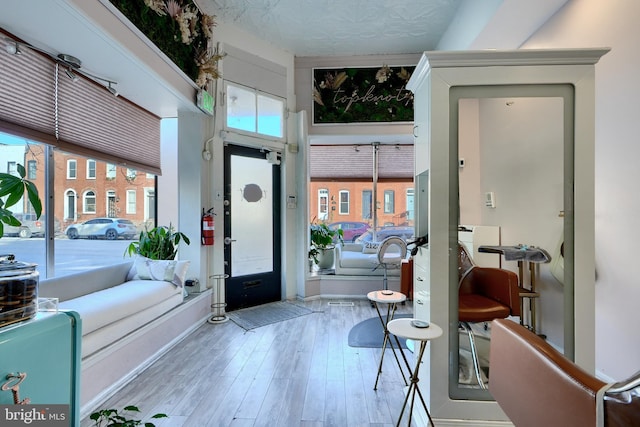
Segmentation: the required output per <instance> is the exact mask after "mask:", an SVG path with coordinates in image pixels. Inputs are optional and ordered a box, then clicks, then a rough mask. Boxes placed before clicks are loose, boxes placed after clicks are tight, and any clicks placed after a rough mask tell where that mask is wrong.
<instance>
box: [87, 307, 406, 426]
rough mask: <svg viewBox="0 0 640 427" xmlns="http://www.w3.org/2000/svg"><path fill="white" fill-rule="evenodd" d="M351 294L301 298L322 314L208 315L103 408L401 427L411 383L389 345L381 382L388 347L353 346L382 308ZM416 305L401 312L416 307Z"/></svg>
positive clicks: (204, 421) (191, 422) (232, 422)
mask: <svg viewBox="0 0 640 427" xmlns="http://www.w3.org/2000/svg"><path fill="white" fill-rule="evenodd" d="M333 301H335V300H333ZM342 301H347V300H342ZM349 301H350V302H353V303H354V306H353V307H348V306H335V305H329V304H328V302H329V301H328V300H313V301H308V302H300V301H296V302H295V303H296V304H301V305H304V306H307V307H309V308H310V309H312V310H313V311H314V312H313V313H312V314H309V315H305V316H301V317H298V318H295V319H291V320H287V321H284V322H280V323H276V324H272V325H268V326H264V327H261V328H257V329H253V330H251V331H245V330H244V329H242V328H240V327H239V326H237V325H236V324H235V323H233V322H232V321H228V322H226V323H221V324H215V325H212V324H208V323H205V324H203V325H202V326H201V327H200V328H198V329H197V330H196V331H195V332H194V333H193V334H191V335H190V336H189V337H187V338H186V339H185V340H184V341H182V342H181V343H180V344H179V345H178V346H176V347H175V348H173V349H172V350H171V351H169V352H168V353H167V354H166V355H164V356H163V357H162V358H161V359H159V360H158V361H157V362H156V363H155V364H153V365H152V366H150V367H149V368H148V369H146V370H145V371H144V372H142V373H141V374H140V375H139V376H138V377H137V378H135V379H134V380H133V381H132V382H131V383H130V384H129V385H127V386H126V387H124V388H123V389H122V390H121V391H120V392H118V393H117V394H116V395H115V396H113V397H112V398H111V399H109V400H108V401H107V402H105V403H104V405H102V408H115V409H118V410H120V409H122V408H123V407H124V406H126V405H136V406H138V407H139V408H140V409H141V410H142V414H141V417H142V419H143V420H145V421H147V420H148V417H149V415H150V414H155V413H158V412H162V413H166V414H167V415H169V418H167V419H164V420H158V421H157V422H154V423H155V424H156V426H158V427H159V426H164V427H166V426H172V427H173V426H176V427H179V426H185V427H187V426H189V427H191V426H193V427H204V426H215V427H224V426H229V427H248V426H252V427H258V426H269V427H288V426H300V427H329V426H337V427H353V426H367V427H383V426H384V427H386V426H393V425H395V422H396V420H397V417H398V415H399V411H400V408H401V407H402V401H403V398H404V394H403V393H404V391H403V390H404V387H405V386H404V382H403V380H402V377H401V375H400V371H399V369H398V366H397V364H396V362H395V360H394V358H393V354H392V353H391V351H390V350H387V354H386V355H385V359H384V361H385V364H384V366H383V373H382V375H381V377H380V381H379V384H378V390H377V391H374V390H373V385H374V382H375V379H376V373H377V368H378V361H379V357H380V349H379V348H378V349H372V348H353V347H349V345H348V340H347V337H348V334H349V330H350V329H351V327H353V326H354V325H355V324H356V323H358V322H360V321H362V320H365V319H368V318H371V317H374V316H377V314H376V312H375V309H374V308H372V307H371V305H370V304H369V302H368V300H362V299H361V300H349ZM411 305H412V304H411V302H407V303H406V305H399V306H398V313H411ZM383 307H386V306H382V307H381V308H383ZM406 353H407V354H408V357H409V362H410V363H411V364H412V365H413V356H412V355H411V353H410V352H406ZM406 422H407V414H405V416H404V419H403V425H406ZM91 425H93V424H92V422H91V421H90V420H88V419H85V420H83V421H82V424H81V426H82V427H87V426H91Z"/></svg>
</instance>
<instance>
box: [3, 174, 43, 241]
mask: <svg viewBox="0 0 640 427" xmlns="http://www.w3.org/2000/svg"><path fill="white" fill-rule="evenodd" d="M17 171H18V175H19V176H15V175H11V174H8V173H0V237H2V236H3V235H4V224H7V225H13V226H16V227H19V226H20V225H21V223H20V221H19V220H18V219H17V218H16V217H15V216H14V213H13V212H11V211H10V210H9V208H10V207H11V206H13V205H15V204H16V203H18V202H19V201H20V200H21V199H22V197H23V196H24V193H25V192H26V193H27V197H28V199H29V202H30V203H31V206H33V210H34V211H35V214H36V218H40V214H41V213H42V202H41V201H40V197H39V196H38V189H37V188H36V186H35V184H34V183H33V182H31V181H28V180H27V179H26V178H25V176H26V174H27V172H26V170H25V168H24V166H22V165H21V164H18V165H17ZM5 196H6V199H5V200H4V201H3V200H2V198H3V197H5ZM3 223H4V224H3Z"/></svg>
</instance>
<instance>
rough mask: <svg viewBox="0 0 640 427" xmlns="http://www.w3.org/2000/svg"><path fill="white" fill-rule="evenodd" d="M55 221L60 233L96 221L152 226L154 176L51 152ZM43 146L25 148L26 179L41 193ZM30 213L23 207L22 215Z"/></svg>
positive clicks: (80, 157) (26, 207) (31, 145)
mask: <svg viewBox="0 0 640 427" xmlns="http://www.w3.org/2000/svg"><path fill="white" fill-rule="evenodd" d="M53 153H54V154H53V164H54V167H55V178H54V184H53V194H54V195H55V196H54V211H55V218H56V219H57V220H58V221H59V222H60V226H61V227H60V231H62V232H64V230H65V229H66V227H67V226H69V225H70V224H73V223H79V222H84V221H87V220H89V219H92V218H97V217H110V218H116V217H117V218H126V219H129V220H131V221H132V222H133V223H134V224H135V225H136V227H137V228H138V229H139V230H142V229H144V227H145V225H149V226H153V223H152V221H153V219H154V218H155V209H156V203H155V191H156V190H155V187H156V184H155V175H151V174H147V173H144V172H140V171H136V170H133V169H129V168H126V167H123V166H118V165H115V164H110V163H106V162H103V161H98V160H94V159H87V158H85V157H82V156H79V155H76V154H69V153H65V152H61V151H59V150H53ZM44 156H45V150H44V146H43V145H40V144H27V145H25V156H24V164H25V168H26V169H27V177H28V178H29V179H30V180H31V181H33V182H34V183H35V185H36V187H37V188H38V192H39V193H40V194H45V191H44V185H45V182H44V176H45V174H44V164H45V162H44ZM30 209H32V208H31V207H30V206H25V211H29V210H30Z"/></svg>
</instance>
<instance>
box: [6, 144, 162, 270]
mask: <svg viewBox="0 0 640 427" xmlns="http://www.w3.org/2000/svg"><path fill="white" fill-rule="evenodd" d="M48 150H49V148H48V147H47V146H46V145H45V144H41V143H38V142H36V141H31V140H26V139H24V138H18V137H15V136H12V135H8V134H4V133H0V159H2V160H0V162H4V164H0V168H10V167H11V165H13V164H22V165H25V166H26V167H27V166H28V177H29V178H30V179H31V180H32V182H34V183H35V185H36V187H37V188H38V193H39V195H40V199H41V200H42V201H43V202H44V201H45V200H46V198H47V197H48V196H49V194H47V193H46V192H45V191H46V190H45V182H46V178H47V174H49V175H52V176H53V186H52V191H53V198H54V199H53V208H52V211H51V212H48V211H47V210H46V207H45V205H44V203H43V212H42V216H41V217H40V218H39V219H36V218H35V215H34V214H33V213H32V212H33V207H32V206H31V205H30V203H29V202H28V200H26V199H25V200H21V201H20V202H18V203H17V204H16V205H14V206H12V207H11V210H12V211H13V212H14V214H15V216H16V217H18V218H19V219H20V220H21V222H22V225H21V226H20V227H10V226H5V228H4V231H5V233H4V236H3V237H2V238H0V253H10V254H14V255H15V256H16V259H18V260H19V261H24V262H30V263H35V264H37V265H38V271H39V272H40V277H41V278H45V277H51V276H54V275H55V276H61V275H66V274H70V273H73V272H77V271H83V270H86V269H88V268H95V267H100V266H104V265H109V264H115V263H118V262H122V261H124V260H125V257H124V253H125V248H126V247H127V246H128V245H129V243H130V242H131V239H133V238H135V237H136V236H137V235H138V234H139V232H140V231H141V230H142V229H144V227H145V224H147V223H149V224H150V225H153V223H154V220H155V218H154V217H151V216H150V215H155V176H154V175H148V174H143V173H139V174H135V175H132V174H131V173H130V171H129V170H128V169H126V168H124V167H121V166H116V165H113V164H108V163H106V162H102V161H99V160H94V159H89V158H86V157H82V156H79V155H76V154H73V153H66V152H62V151H59V150H53V155H52V162H50V164H51V165H50V166H49V167H48V168H47V165H46V163H47V162H46V159H47V151H48ZM138 205H139V206H144V207H145V209H136V206H138ZM148 205H153V207H151V206H148ZM49 216H51V217H52V218H53V223H52V229H51V232H52V234H53V237H54V245H53V246H54V247H53V251H52V253H47V251H46V244H45V243H46V241H45V235H46V229H47V220H48V218H49ZM117 220H126V221H124V223H130V224H131V227H122V226H121V224H122V222H120V221H117ZM50 257H51V258H53V263H52V264H53V266H54V271H46V265H47V258H50Z"/></svg>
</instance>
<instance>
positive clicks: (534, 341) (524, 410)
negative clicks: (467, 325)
mask: <svg viewBox="0 0 640 427" xmlns="http://www.w3.org/2000/svg"><path fill="white" fill-rule="evenodd" d="M489 358H490V360H489V365H490V366H491V371H490V377H489V391H490V392H491V394H492V395H493V397H494V398H495V399H496V401H497V402H498V404H499V405H500V407H501V408H502V410H503V411H504V412H505V413H506V414H507V416H509V418H510V419H511V421H512V422H513V423H514V425H516V426H518V427H528V426H531V427H538V426H550V425H555V426H576V427H582V426H595V425H596V394H597V392H598V390H600V389H601V388H602V387H603V386H604V385H605V383H604V382H603V381H600V380H599V379H597V378H596V377H595V376H593V375H591V374H589V373H588V372H586V371H584V370H583V369H582V368H580V367H579V366H578V365H576V364H575V363H573V362H572V361H571V360H569V359H567V358H566V357H565V356H564V355H562V354H561V353H560V352H558V351H557V350H556V349H555V348H553V347H552V346H551V345H550V344H549V343H547V342H546V341H544V340H543V339H542V338H540V337H539V336H537V335H536V334H534V333H533V332H531V331H529V330H528V329H526V328H525V327H523V326H521V325H519V324H517V323H515V322H513V321H511V320H508V319H497V320H494V321H493V323H492V326H491V348H490V352H489ZM569 408H571V409H569Z"/></svg>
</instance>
